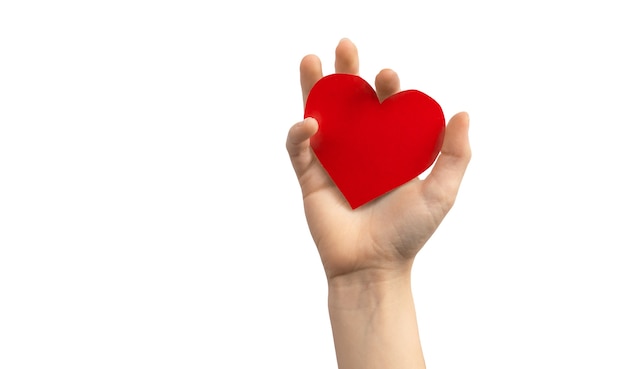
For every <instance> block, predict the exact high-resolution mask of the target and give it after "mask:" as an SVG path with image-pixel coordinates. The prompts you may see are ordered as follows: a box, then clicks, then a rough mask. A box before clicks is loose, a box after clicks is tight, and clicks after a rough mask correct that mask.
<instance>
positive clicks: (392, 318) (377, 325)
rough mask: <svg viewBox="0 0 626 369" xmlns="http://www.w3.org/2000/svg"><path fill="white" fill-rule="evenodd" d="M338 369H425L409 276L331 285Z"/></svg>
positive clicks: (370, 276)
mask: <svg viewBox="0 0 626 369" xmlns="http://www.w3.org/2000/svg"><path fill="white" fill-rule="evenodd" d="M328 307H329V313H330V320H331V324H332V329H333V337H334V341H335V351H336V353H337V362H338V364H339V369H357V368H358V369H374V368H376V369H380V368H385V369H404V368H406V369H409V368H410V369H417V368H425V367H426V366H425V364H424V356H423V354H422V347H421V344H420V339H419V333H418V328H417V318H416V315H415V305H414V302H413V294H412V292H411V275H410V268H409V269H408V270H407V271H403V272H396V273H393V274H387V273H384V272H382V273H380V272H379V273H366V272H364V273H361V274H360V275H356V276H347V277H339V278H335V279H333V280H331V281H329V298H328Z"/></svg>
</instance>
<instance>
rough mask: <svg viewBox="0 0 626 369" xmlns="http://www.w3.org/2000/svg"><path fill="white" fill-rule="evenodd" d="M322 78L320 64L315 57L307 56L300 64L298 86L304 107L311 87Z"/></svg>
mask: <svg viewBox="0 0 626 369" xmlns="http://www.w3.org/2000/svg"><path fill="white" fill-rule="evenodd" d="M321 78H322V62H321V61H320V59H319V58H318V57H317V56H316V55H307V56H305V57H304V58H302V61H301V62H300V86H301V87H302V103H303V104H305V105H306V99H307V98H308V97H309V93H310V92H311V89H312V88H313V86H314V85H315V84H316V83H317V81H319V80H320V79H321Z"/></svg>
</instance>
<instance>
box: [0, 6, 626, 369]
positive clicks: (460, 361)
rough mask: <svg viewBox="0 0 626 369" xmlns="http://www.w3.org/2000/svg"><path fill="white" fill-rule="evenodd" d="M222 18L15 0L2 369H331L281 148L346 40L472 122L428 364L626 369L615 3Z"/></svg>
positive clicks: (426, 341)
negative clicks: (308, 77) (307, 76)
mask: <svg viewBox="0 0 626 369" xmlns="http://www.w3.org/2000/svg"><path fill="white" fill-rule="evenodd" d="M221 3H222V2H210V1H136V0H131V1H106V2H105V1H101V2H87V1H55V2H52V1H3V2H2V3H0V367H1V368H7V369H10V368H52V367H54V368H259V367H262V368H333V367H335V365H336V364H335V358H334V349H333V344H332V336H331V331H330V325H329V321H328V317H327V310H326V284H325V279H324V275H323V271H322V267H321V263H320V262H319V258H318V256H317V253H316V250H315V246H314V244H313V243H312V241H311V239H310V235H309V233H308V229H307V226H306V222H305V219H304V216H303V211H302V206H301V200H300V193H299V188H298V184H297V182H296V179H295V176H294V175H293V173H292V169H291V166H290V163H289V161H288V157H287V154H286V152H285V150H284V140H285V137H286V133H287V130H288V129H289V127H290V126H291V125H292V124H293V123H295V122H297V121H298V120H300V119H301V117H302V101H301V96H300V90H299V76H298V65H299V62H300V59H301V58H302V57H303V56H304V55H306V54H308V53H315V54H318V55H319V56H320V58H321V59H322V62H323V65H324V71H325V73H332V72H333V69H332V66H333V62H334V47H335V45H336V44H337V42H338V41H339V40H340V39H341V38H342V37H349V38H351V39H352V40H353V41H354V42H355V43H356V44H357V46H358V47H359V51H360V56H361V67H362V68H361V71H362V76H363V77H364V78H365V79H366V80H368V81H370V82H371V83H373V79H374V76H375V74H376V73H377V72H378V71H379V70H380V69H382V68H385V67H391V68H393V69H395V70H396V71H397V72H398V73H399V75H400V77H401V80H402V87H403V88H415V89H419V90H422V91H424V92H426V93H428V94H429V95H431V96H432V97H434V98H435V99H436V100H437V101H438V102H439V103H440V104H441V105H442V107H443V109H444V112H445V114H446V116H447V117H450V116H452V114H454V113H456V112H458V111H462V110H465V111H468V112H469V113H470V116H471V130H470V138H471V143H472V148H473V152H474V156H473V159H472V162H471V164H470V167H469V169H468V172H467V175H466V178H465V181H464V183H463V185H462V189H461V191H460V193H459V198H458V201H457V203H456V205H455V208H454V209H453V210H452V211H451V212H450V214H449V215H448V217H447V218H446V220H445V221H444V223H443V224H442V225H441V227H440V228H439V230H438V231H437V232H436V234H435V235H434V237H433V238H432V239H431V240H430V242H429V244H428V245H427V246H426V247H425V248H424V249H423V250H422V251H421V252H420V254H419V255H418V257H417V262H416V264H415V268H414V294H415V300H416V305H417V311H418V320H419V324H420V328H421V337H422V341H423V348H424V352H425V355H426V361H427V365H428V366H429V368H461V367H463V368H494V369H495V368H497V369H501V368H530V367H532V368H535V369H536V368H551V369H552V368H592V367H593V368H603V369H607V368H621V369H623V368H626V355H625V353H624V352H625V351H624V349H625V348H626V318H625V317H624V315H625V314H624V312H625V311H626V302H625V296H624V295H625V291H626V270H625V268H624V264H625V261H626V257H625V256H624V250H623V249H624V248H625V247H626V237H625V236H624V230H623V226H624V220H625V216H624V208H625V206H626V198H625V196H624V188H625V187H626V180H625V179H624V173H623V172H624V168H625V165H624V161H625V159H626V149H624V145H623V141H624V140H623V132H624V125H625V124H626V119H625V114H624V102H625V101H626V93H625V89H624V86H625V85H626V74H625V72H624V70H625V68H624V65H626V57H625V55H624V43H625V35H626V27H625V26H624V21H623V14H624V13H623V11H622V5H620V2H618V1H613V2H611V1H593V2H591V1H586V2H582V1H569V2H565V1H562V2H558V1H526V2H522V3H520V2H515V3H514V2H504V1H473V2H469V1H437V2H434V1H428V2H426V1H412V2H408V1H407V2H399V1H384V2H383V1H380V2H376V3H374V2H370V3H366V2H357V1H354V2H351V3H348V2H342V1H318V2H310V3H304V2H295V1H294V2H290V3H289V5H285V4H282V3H281V2H279V1H263V2H261V1H258V2H257V1H244V2H229V3H228V5H226V2H223V3H224V4H221ZM285 3H287V2H285Z"/></svg>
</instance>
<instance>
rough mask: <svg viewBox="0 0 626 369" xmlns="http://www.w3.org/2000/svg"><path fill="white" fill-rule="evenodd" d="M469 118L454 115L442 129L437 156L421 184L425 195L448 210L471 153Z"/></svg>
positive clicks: (466, 115)
mask: <svg viewBox="0 0 626 369" xmlns="http://www.w3.org/2000/svg"><path fill="white" fill-rule="evenodd" d="M468 132H469V115H468V114H467V113H458V114H456V115H455V116H453V117H452V118H451V119H450V122H449V123H448V126H447V127H446V131H445V137H444V140H443V146H442V147H441V154H440V155H439V158H438V159H437V162H436V163H435V166H434V167H433V169H432V171H431V172H430V175H429V176H428V178H426V179H425V181H424V186H425V191H426V195H427V196H429V197H430V198H432V199H434V200H435V201H436V202H438V203H440V204H442V206H443V208H444V211H445V212H447V211H448V210H450V208H451V207H452V205H453V204H454V201H455V199H456V195H457V193H458V191H459V187H460V185H461V180H462V179H463V175H464V174H465V169H466V168H467V165H468V164H469V161H470V159H471V156H472V151H471V149H470V144H469V136H468Z"/></svg>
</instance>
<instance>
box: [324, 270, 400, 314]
mask: <svg viewBox="0 0 626 369" xmlns="http://www.w3.org/2000/svg"><path fill="white" fill-rule="evenodd" d="M407 300H409V301H410V303H411V304H412V291H411V268H410V266H408V267H406V268H399V269H393V270H380V269H375V270H361V271H358V272H354V273H350V274H344V275H340V276H336V277H333V278H329V280H328V304H329V308H330V309H331V310H332V309H347V310H353V309H371V308H377V307H380V306H381V305H386V304H387V303H390V304H397V303H398V302H400V301H406V302H409V301H407Z"/></svg>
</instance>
